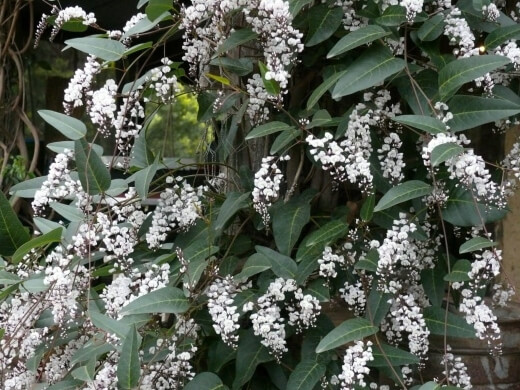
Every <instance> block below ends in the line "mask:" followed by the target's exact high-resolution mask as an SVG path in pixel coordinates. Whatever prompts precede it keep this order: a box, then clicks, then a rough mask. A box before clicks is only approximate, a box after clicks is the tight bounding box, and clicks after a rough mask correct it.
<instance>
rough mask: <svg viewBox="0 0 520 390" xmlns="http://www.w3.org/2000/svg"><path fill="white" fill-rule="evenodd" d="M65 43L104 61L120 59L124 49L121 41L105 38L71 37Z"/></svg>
mask: <svg viewBox="0 0 520 390" xmlns="http://www.w3.org/2000/svg"><path fill="white" fill-rule="evenodd" d="M65 44H66V45H68V46H70V47H73V48H74V49H76V50H79V51H82V52H84V53H87V54H90V55H94V56H96V57H98V58H101V59H102V60H105V61H118V60H120V59H121V58H122V57H123V54H124V52H125V50H126V46H125V45H123V44H122V43H121V42H119V41H114V40H112V39H106V38H93V37H84V38H73V39H69V40H66V41H65Z"/></svg>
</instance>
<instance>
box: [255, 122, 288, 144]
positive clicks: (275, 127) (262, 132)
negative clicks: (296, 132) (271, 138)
mask: <svg viewBox="0 0 520 390" xmlns="http://www.w3.org/2000/svg"><path fill="white" fill-rule="evenodd" d="M290 129H294V127H292V126H289V125H288V124H287V123H284V122H278V121H272V122H268V123H265V124H263V125H260V126H257V127H255V128H254V129H253V130H251V131H250V132H249V133H248V134H247V135H246V141H247V140H250V139H254V138H259V137H265V136H266V135H269V134H273V133H278V132H280V131H287V130H290Z"/></svg>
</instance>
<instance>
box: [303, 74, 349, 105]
mask: <svg viewBox="0 0 520 390" xmlns="http://www.w3.org/2000/svg"><path fill="white" fill-rule="evenodd" d="M346 73H347V70H341V71H334V72H333V73H332V74H331V75H330V76H329V77H327V78H326V79H325V80H323V83H321V84H320V85H318V87H317V88H316V89H315V90H314V91H312V94H311V96H310V97H309V100H307V110H310V109H312V108H313V107H314V106H315V105H316V104H317V103H318V101H319V100H320V98H321V97H322V96H323V95H324V94H325V92H327V91H328V90H329V89H330V88H331V87H332V86H333V85H334V84H336V82H337V81H338V80H339V79H340V78H342V77H343V76H344V75H345V74H346Z"/></svg>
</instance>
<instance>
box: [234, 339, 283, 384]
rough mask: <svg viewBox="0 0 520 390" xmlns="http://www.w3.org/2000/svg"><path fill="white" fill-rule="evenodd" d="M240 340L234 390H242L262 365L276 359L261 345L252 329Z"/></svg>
mask: <svg viewBox="0 0 520 390" xmlns="http://www.w3.org/2000/svg"><path fill="white" fill-rule="evenodd" d="M239 340H240V341H239V342H238V350H237V358H236V363H235V380H234V382H233V389H234V390H238V389H241V388H242V386H243V385H244V384H246V383H247V382H248V381H249V380H250V379H251V378H252V376H253V374H254V373H255V370H256V367H257V366H258V365H259V364H260V363H265V362H268V361H271V360H273V359H274V357H272V356H271V355H270V354H269V351H268V350H267V348H266V347H264V346H263V345H262V344H261V343H260V340H259V339H258V337H256V336H255V335H254V334H253V330H252V329H249V330H248V331H247V332H243V333H241V334H240V336H239Z"/></svg>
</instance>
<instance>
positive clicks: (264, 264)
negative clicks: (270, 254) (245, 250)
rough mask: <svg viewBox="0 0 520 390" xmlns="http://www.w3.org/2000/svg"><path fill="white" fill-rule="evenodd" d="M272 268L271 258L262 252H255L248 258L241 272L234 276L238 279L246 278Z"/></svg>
mask: <svg viewBox="0 0 520 390" xmlns="http://www.w3.org/2000/svg"><path fill="white" fill-rule="evenodd" d="M270 268H271V260H269V259H268V258H267V257H265V256H264V255H262V254H260V253H253V254H252V255H251V256H249V258H248V259H247V260H246V262H245V264H244V266H243V267H242V271H240V273H239V274H237V275H235V276H234V278H235V279H237V280H246V279H248V278H250V277H251V276H253V275H256V274H258V273H260V272H264V271H266V270H268V269H270Z"/></svg>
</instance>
